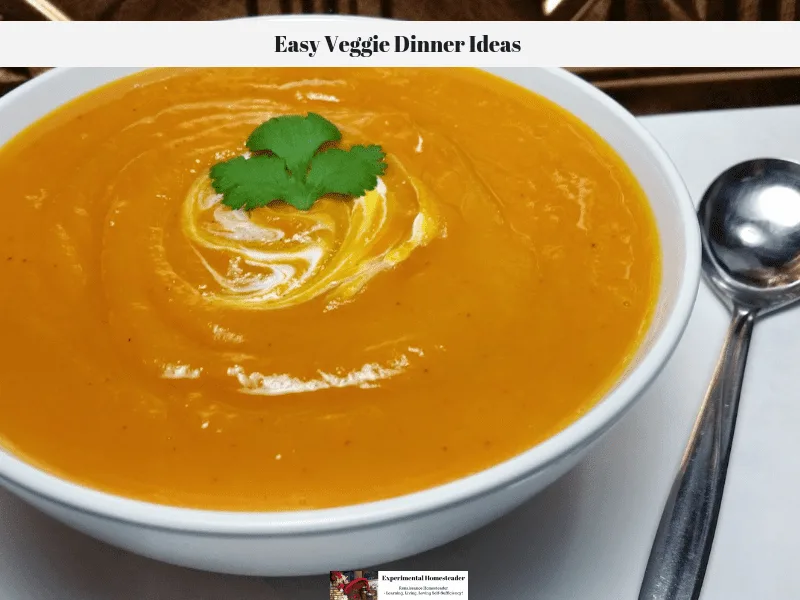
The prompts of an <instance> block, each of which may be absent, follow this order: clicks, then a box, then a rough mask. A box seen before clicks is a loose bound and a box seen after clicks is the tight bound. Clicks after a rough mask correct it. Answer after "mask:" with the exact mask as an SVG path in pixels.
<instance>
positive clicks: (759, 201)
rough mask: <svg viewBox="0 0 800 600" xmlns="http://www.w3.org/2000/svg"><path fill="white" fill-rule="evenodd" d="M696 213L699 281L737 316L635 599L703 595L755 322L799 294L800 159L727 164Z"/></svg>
mask: <svg viewBox="0 0 800 600" xmlns="http://www.w3.org/2000/svg"><path fill="white" fill-rule="evenodd" d="M697 213H698V218H699V220H700V228H701V229H702V233H703V272H704V275H705V279H706V281H707V282H708V284H709V285H710V286H711V288H712V289H713V290H714V292H715V293H716V294H717V296H718V297H719V298H720V299H721V300H722V302H723V303H725V305H726V306H727V307H728V308H729V309H730V310H731V312H732V313H733V320H732V322H731V325H730V329H729V330H728V335H727V339H726V340H725V345H724V346H723V348H722V355H721V357H720V360H719V363H718V364H717V367H716V369H715V371H714V375H713V377H712V379H711V385H710V386H709V388H708V391H707V392H706V396H705V399H704V401H703V405H702V408H701V410H700V414H699V416H698V418H697V422H696V423H695V426H694V430H693V432H692V435H691V438H690V441H689V445H688V447H687V448H686V452H685V454H684V456H683V461H682V462H681V468H680V472H679V473H678V476H677V478H676V480H675V483H674V484H673V487H672V491H671V492H670V495H669V498H668V500H667V503H666V507H665V508H664V513H663V515H662V517H661V523H660V524H659V527H658V532H657V533H656V537H655V541H654V543H653V549H652V551H651V554H650V560H649V562H648V564H647V569H646V571H645V575H644V581H643V583H642V588H641V591H640V593H639V600H697V598H698V597H699V596H700V589H701V587H702V585H703V578H704V576H705V572H706V565H707V564H708V557H709V554H710V552H711V545H712V542H713V539H714V530H715V528H716V523H717V517H718V515H719V509H720V504H721V501H722V490H723V487H724V486H725V475H726V472H727V470H728V459H729V457H730V451H731V443H732V441H733V432H734V427H735V424H736V413H737V410H738V406H739V396H740V392H741V388H742V379H743V377H744V368H745V362H746V360H747V350H748V348H749V346H750V336H751V334H752V331H753V324H754V322H755V319H756V317H761V316H764V315H766V314H768V313H771V312H774V311H776V310H778V309H781V308H785V307H787V306H788V305H790V304H792V303H793V302H795V301H797V300H798V299H800V164H797V163H793V162H789V161H785V160H777V159H759V160H750V161H747V162H743V163H740V164H738V165H736V166H734V167H731V168H730V169H728V170H727V171H725V172H724V173H723V174H722V175H720V176H719V177H718V178H717V179H716V180H715V181H714V182H713V183H712V184H711V186H710V187H709V188H708V190H706V193H705V195H704V196H703V198H702V200H701V201H700V206H699V207H698V209H697Z"/></svg>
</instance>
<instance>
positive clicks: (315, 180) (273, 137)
mask: <svg viewBox="0 0 800 600" xmlns="http://www.w3.org/2000/svg"><path fill="white" fill-rule="evenodd" d="M341 139H342V134H341V133H340V131H339V130H338V129H337V128H336V126H335V125H334V124H333V123H331V122H330V121H328V120H327V119H324V118H323V117H321V116H319V115H318V114H315V113H308V115H307V116H305V117H302V116H299V115H290V116H282V117H274V118H272V119H270V120H269V121H267V122H266V123H262V124H261V125H259V126H258V127H257V128H256V129H255V131H253V133H251V134H250V137H249V138H248V139H247V144H246V145H247V148H248V149H249V150H250V151H251V152H253V155H252V156H250V157H249V158H245V157H244V156H238V157H236V158H232V159H231V160H228V161H225V162H222V163H219V164H216V165H214V166H213V167H211V172H210V175H211V183H212V185H213V186H214V189H215V190H216V191H217V193H219V194H222V196H223V199H222V203H223V204H224V205H225V206H229V207H230V208H233V209H240V208H241V209H244V210H252V209H254V208H259V207H262V206H266V205H267V204H269V203H270V202H273V201H275V200H283V201H284V202H286V203H288V204H291V205H292V206H294V207H295V208H298V209H300V210H308V209H309V208H311V206H312V205H313V204H314V202H316V201H317V200H318V199H319V198H321V197H322V196H325V195H326V194H340V195H345V196H354V197H358V196H362V195H363V194H364V193H366V192H368V191H371V190H374V189H375V188H376V187H377V185H378V176H379V175H383V173H384V172H385V171H386V166H387V165H386V162H385V160H384V159H385V157H386V154H384V152H383V149H382V148H381V147H380V146H353V147H351V148H350V149H349V150H342V149H341V148H333V147H327V148H326V149H324V150H320V148H321V147H322V146H325V145H330V144H332V143H335V142H338V141H339V140H341Z"/></svg>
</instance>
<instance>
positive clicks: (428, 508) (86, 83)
mask: <svg viewBox="0 0 800 600" xmlns="http://www.w3.org/2000/svg"><path fill="white" fill-rule="evenodd" d="M135 70H136V69H108V68H69V69H55V70H53V71H50V72H49V73H46V74H45V75H42V76H41V77H39V78H37V79H35V80H33V81H32V82H30V83H26V84H24V85H22V86H21V87H19V88H17V89H16V90H14V91H13V92H11V93H9V94H8V95H6V96H5V97H4V98H2V99H0V144H4V143H5V142H6V141H7V140H9V139H10V138H11V137H13V136H14V135H15V134H17V133H18V132H19V131H21V130H22V129H24V128H25V127H27V126H28V125H30V124H31V123H33V122H34V121H36V120H37V119H39V118H40V117H42V116H44V115H45V114H47V113H48V112H50V111H52V110H53V109H55V108H57V107H58V106H60V105H61V104H63V103H64V102H66V101H68V100H70V99H72V98H75V97H77V96H79V95H82V94H84V93H85V92H88V91H90V90H92V89H94V88H96V87H98V86H100V85H102V84H105V83H107V82H109V81H112V80H114V79H117V78H119V77H122V76H125V75H127V74H129V73H131V72H132V71H135ZM492 72H494V73H495V74H497V75H500V76H501V77H504V78H506V79H508V80H510V81H513V82H516V83H517V84H519V85H522V86H523V87H525V88H527V89H529V90H532V91H534V92H536V93H538V94H541V95H542V96H545V97H546V98H549V99H550V100H552V101H554V102H556V103H557V104H559V105H561V106H562V107H564V108H566V109H567V110H569V111H570V112H571V113H573V114H574V115H576V116H577V117H579V118H580V119H582V120H583V121H584V122H586V123H587V124H588V125H590V126H591V127H592V128H593V129H594V130H595V131H596V132H597V133H599V134H600V135H601V136H602V137H603V138H605V139H606V140H607V141H608V142H609V143H610V144H611V145H612V146H613V147H614V149H615V150H616V151H617V152H618V153H619V154H620V155H621V156H622V158H623V159H624V160H625V161H626V162H627V164H628V165H629V167H630V168H631V170H632V171H633V173H634V174H635V176H636V177H637V179H638V181H639V183H640V184H641V186H642V187H643V188H644V191H645V192H646V194H647V197H648V198H649V201H650V204H651V206H652V208H653V211H654V213H655V217H656V221H657V226H658V231H659V234H660V238H661V245H662V254H663V259H662V260H663V281H662V284H661V289H660V292H659V298H658V305H657V309H656V316H655V318H654V321H653V324H652V325H651V327H650V330H649V332H648V334H647V337H646V339H645V341H644V343H643V345H642V347H641V349H640V351H639V353H638V355H637V356H636V357H635V360H634V361H633V364H632V365H631V367H630V368H629V369H628V371H627V372H626V373H625V375H624V376H623V378H622V379H621V380H620V381H619V382H618V384H617V385H616V387H615V388H614V389H613V390H612V391H610V392H609V393H608V394H607V395H606V396H605V397H604V398H603V400H602V401H601V402H599V403H598V404H597V405H596V406H595V407H594V408H593V409H592V410H591V411H589V412H588V413H587V414H586V415H585V416H583V417H582V418H581V419H580V420H578V421H576V422H575V423H573V424H572V425H570V426H569V427H567V428H566V429H564V430H563V431H561V432H560V433H558V434H557V435H555V436H553V437H552V438H550V439H548V440H546V441H545V442H543V443H541V444H539V445H538V446H536V447H534V448H532V449H530V450H528V451H527V452H525V453H523V454H521V455H519V456H517V457H515V458H513V459H511V460H508V461H506V462H504V463H502V464H499V465H497V466H495V467H492V468H490V469H487V470H485V471H482V472H480V473H478V474H476V475H472V476H470V477H466V478H463V479H460V480H457V481H455V482H453V483H450V484H447V485H443V486H439V487H435V488H432V489H428V490H425V491H422V492H418V493H414V494H410V495H406V496H402V497H398V498H392V499H389V500H383V501H380V502H373V503H369V504H361V505H356V506H345V507H341V508H333V509H326V510H309V511H301V512H282V513H240V512H239V513H237V512H223V511H204V510H192V509H183V508H172V507H166V506H160V505H156V504H149V503H145V502H139V501H135V500H130V499H127V498H122V497H117V496H113V495H109V494H106V493H102V492H98V491H95V490H92V489H88V488H86V487H82V486H80V485H76V484H74V483H70V482H68V481H65V480H63V479H59V478H57V477H54V476H52V475H49V474H48V473H45V472H43V471H41V470H39V469H37V468H35V467H33V466H31V465H29V464H27V463H25V462H23V461H22V460H20V459H19V458H16V457H15V456H13V455H12V454H10V453H8V452H3V451H2V450H0V483H2V485H4V486H5V487H7V488H8V489H9V490H11V491H12V492H13V493H15V494H17V495H19V496H20V497H22V498H23V499H25V500H27V501H28V502H30V503H31V504H33V505H34V506H36V507H38V508H39V509H41V510H42V511H44V512H45V513H47V514H49V515H51V516H53V517H55V518H56V519H58V520H60V521H63V522H64V523H66V524H67V525H70V526H72V527H74V528H76V529H78V530H80V531H83V532H85V533H87V534H89V535H91V536H93V537H96V538H98V539H101V540H104V541H106V542H109V543H111V544H114V545H116V546H120V547H122V548H125V549H127V550H130V551H133V552H136V553H138V554H142V555H145V556H149V557H152V558H155V559H159V560H163V561H166V562H170V563H174V564H179V565H184V566H188V567H194V568H199V569H205V570H211V571H221V572H226V573H237V574H248V575H307V574H317V573H324V572H327V571H329V570H331V569H342V568H360V567H363V566H365V565H376V564H380V563H383V562H386V561H389V560H393V559H397V558H401V557H404V556H408V555H411V554H415V553H418V552H422V551H424V550H427V549H429V548H432V547H435V546H438V545H441V544H444V543H446V542H449V541H451V540H453V539H455V538H458V537H460V536H462V535H465V534H467V533H469V532H471V531H473V530H475V529H477V528H479V527H481V526H483V525H485V524H487V523H489V522H490V521H492V520H494V519H496V518H498V517H500V516H501V515H503V514H505V513H507V512H509V511H510V510H512V509H513V508H515V507H517V506H518V505H520V504H522V503H523V502H525V501H526V500H527V499H529V498H530V497H531V496H533V495H534V494H536V493H537V492H539V491H540V490H542V489H543V488H544V487H546V486H547V485H549V484H550V483H552V482H553V481H554V480H555V479H557V478H558V477H560V476H561V475H563V474H564V473H566V472H567V471H568V470H569V469H571V468H572V467H573V466H574V465H575V464H576V463H577V462H578V461H579V460H580V459H581V458H582V457H583V456H584V455H585V454H586V453H587V452H588V451H589V449H590V448H591V446H592V445H593V443H594V442H595V441H596V440H598V438H600V436H602V435H603V434H604V433H606V432H607V431H608V430H609V428H610V427H611V426H612V425H613V424H614V423H616V422H617V421H618V420H619V419H620V417H621V416H622V415H623V414H624V413H625V412H626V411H627V410H628V409H629V408H630V407H631V406H632V405H633V403H634V401H635V400H636V398H637V397H638V396H639V395H640V394H641V393H642V391H643V390H644V389H645V388H646V387H647V386H648V385H649V384H650V382H651V381H652V380H653V378H654V377H655V376H656V375H657V374H658V373H659V371H660V370H661V368H662V367H663V366H664V364H665V362H666V361H667V359H668V358H669V356H670V355H671V353H672V351H673V349H674V348H675V346H676V344H677V343H678V340H679V339H680V337H681V335H682V333H683V330H684V327H685V326H686V323H687V321H688V319H689V314H690V311H691V309H692V306H693V304H694V299H695V294H696V292H697V288H698V285H699V275H700V236H699V230H698V225H697V219H696V217H695V214H694V209H693V206H692V203H691V200H690V198H689V196H688V193H687V191H686V189H685V187H684V185H683V182H682V181H681V179H680V177H679V175H678V173H677V172H676V170H675V168H674V167H673V165H672V163H671V162H670V160H669V159H668V158H667V156H666V154H665V153H664V152H663V150H662V149H661V148H660V147H659V146H658V144H657V143H656V142H655V141H654V140H653V138H652V137H650V135H649V134H648V133H647V132H646V131H645V130H644V128H643V127H642V126H641V125H639V123H638V122H637V121H636V119H635V118H634V117H633V116H632V115H630V114H629V113H628V112H627V111H625V109H623V108H622V107H621V106H619V105H618V104H616V103H615V102H614V101H613V100H611V99H610V98H609V97H607V96H605V95H604V94H603V93H602V92H600V91H598V90H597V89H596V88H594V87H592V86H591V85H589V84H588V83H585V82H584V81H582V80H581V79H579V78H578V77H575V76H573V75H571V74H569V73H568V72H566V71H563V70H559V69H536V68H507V69H493V70H492ZM531 535H535V532H531Z"/></svg>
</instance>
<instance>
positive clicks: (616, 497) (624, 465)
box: [0, 106, 800, 600]
mask: <svg viewBox="0 0 800 600" xmlns="http://www.w3.org/2000/svg"><path fill="white" fill-rule="evenodd" d="M642 122H643V123H644V125H645V126H646V127H647V128H648V129H649V130H650V131H652V133H653V134H654V135H655V136H656V138H658V140H659V141H660V142H661V143H662V145H663V146H664V148H665V149H666V150H667V152H668V153H669V154H670V155H671V156H672V159H673V160H674V161H675V164H676V165H677V167H678V169H679V171H680V172H681V174H682V175H683V177H684V179H685V181H686V184H687V186H688V187H689V191H690V192H691V194H692V196H693V197H694V198H698V197H699V196H700V195H701V194H702V192H703V191H704V190H705V188H706V187H707V186H708V184H709V183H710V182H711V181H712V180H713V178H714V177H715V176H716V175H717V174H718V173H719V172H721V171H722V170H724V169H725V168H727V167H728V166H730V165H732V164H734V163H736V162H738V161H740V160H744V159H748V158H756V157H761V156H776V157H783V158H792V159H795V160H800V106H798V107H785V108H769V109H755V110H738V111H719V112H706V113H691V114H682V115H667V116H656V117H647V118H643V119H642ZM727 319H728V317H727V315H726V313H725V311H724V309H723V308H722V307H721V305H719V304H718V303H717V301H716V300H715V299H714V298H713V297H712V295H711V293H710V292H709V291H708V290H707V289H706V288H705V287H704V288H702V289H701V290H700V295H699V297H698V300H697V305H696V307H695V310H694V314H693V316H692V319H691V322H690V323H689V327H688V329H687V332H686V334H685V336H684V338H683V340H682V342H681V344H680V346H679V348H678V350H677V351H676V353H675V355H674V356H673V358H672V360H671V362H670V364H669V365H668V366H667V367H666V369H665V371H664V372H663V373H662V375H661V376H660V378H659V379H658V380H657V382H656V383H655V384H654V385H653V387H652V388H651V389H650V390H649V391H648V393H647V394H646V396H645V397H644V398H642V400H641V401H640V403H639V404H637V406H636V408H635V409H634V410H632V411H631V412H630V413H629V414H628V415H627V416H626V417H625V419H624V420H623V421H622V422H621V423H620V424H619V425H618V426H617V427H616V428H615V429H614V430H613V431H612V432H611V433H610V434H609V435H608V436H607V437H606V438H605V439H604V440H603V442H602V443H601V445H600V446H599V447H598V448H597V450H596V451H595V452H594V453H593V454H592V455H591V456H590V457H589V458H588V459H587V460H586V461H585V462H583V463H582V464H580V465H579V466H578V467H577V468H576V469H575V470H574V471H572V472H571V473H569V474H568V475H567V476H565V477H564V478H563V479H561V480H560V481H559V482H557V483H556V484H554V485H553V486H552V487H550V488H549V489H548V490H545V491H544V492H543V493H542V494H540V495H539V496H538V497H536V498H534V499H533V500H532V501H530V502H529V503H528V504H526V505H525V506H523V507H522V508H520V509H518V510H517V511H516V512H514V513H512V514H511V515H508V516H507V517H505V518H503V519H501V520H499V521H497V522H495V523H493V524H491V525H489V526H487V527H485V528H484V529H482V530H480V531H478V532H476V533H474V534H472V535H469V536H467V537H465V538H462V539H460V540H458V541H456V542H454V543H451V544H449V545H447V546H444V547H442V548H439V549H436V550H433V551H430V552H427V553H425V554H422V555H419V556H416V557H413V558H409V559H406V560H403V561H399V562H398V563H393V564H392V565H391V568H392V569H396V570H399V569H406V568H408V569H418V570H469V571H470V592H471V597H472V598H473V599H475V600H478V599H488V598H508V599H514V600H516V599H519V600H628V599H630V600H635V599H636V597H637V594H638V587H639V581H640V577H641V574H642V572H643V570H644V565H645V563H646V560H647V555H648V552H649V549H650V543H651V538H652V535H653V533H654V531H655V527H656V525H657V522H658V519H659V516H660V512H661V508H662V504H663V502H664V499H665V497H666V494H667V491H668V488H669V486H670V483H671V481H672V478H673V475H674V473H675V470H676V468H677V466H678V463H679V461H680V457H681V454H682V451H683V447H684V445H685V442H686V439H687V437H688V435H689V432H690V430H691V426H692V424H693V421H694V417H695V415H696V413H697V410H698V407H699V404H700V401H701V399H702V396H703V393H704V391H705V388H706V385H707V383H708V381H709V378H710V375H711V371H712V368H713V366H714V363H715V362H716V360H717V356H718V352H719V349H720V345H721V343H722V339H723V336H724V333H725V329H726V327H727ZM798 363H800V309H798V310H796V311H793V312H789V313H785V314H782V315H779V316H775V317H772V318H768V319H766V320H765V321H763V322H761V323H759V324H758V325H757V327H756V330H755V335H754V340H753V345H752V347H751V353H750V361H749V364H748V368H747V374H746V378H745V382H744V388H743V392H742V396H743V397H742V405H741V408H740V413H739V420H738V424H737V429H736V440H735V442H734V447H733V453H732V457H731V466H730V472H729V475H728V482H727V486H726V490H725V498H724V501H723V507H722V514H721V516H720V522H719V527H718V530H717V536H716V541H715V544H714V549H713V552H712V556H711V564H710V566H709V571H708V574H707V577H706V584H705V587H704V591H703V595H702V600H740V599H741V600H793V599H796V598H800V568H798V565H797V563H798V559H800V441H798V440H797V438H796V437H795V435H796V431H798V430H800V364H798ZM331 567H332V568H337V566H336V565H331ZM364 567H365V568H367V567H370V568H371V567H372V565H364ZM327 587H328V586H327V576H322V577H306V578H291V579H263V578H241V577H233V576H223V575H215V574H210V573H201V572H196V571H191V570H187V569H181V568H178V567H172V566H168V565H164V564H160V563H157V562H154V561H151V560H148V559H144V558H140V557H138V556H133V555H131V554H128V553H126V552H123V551H120V550H117V549H114V548H111V547H109V546H106V545H104V544H101V543H99V542H96V541H94V540H91V539H89V538H87V537H85V536H83V535H81V534H79V533H76V532H73V531H71V530H69V529H67V528H66V527H64V526H62V525H60V524H58V523H56V522H54V521H52V520H51V519H49V518H47V517H45V516H43V515H41V514H39V513H38V512H37V511H35V510H33V509H31V508H29V507H27V506H26V505H24V504H23V503H22V502H20V501H18V500H16V499H15V498H12V497H11V496H10V495H8V494H7V493H5V492H0V600H50V599H54V600H223V599H224V600H251V599H252V600H255V599H269V600H312V599H316V598H322V597H325V594H326V593H327Z"/></svg>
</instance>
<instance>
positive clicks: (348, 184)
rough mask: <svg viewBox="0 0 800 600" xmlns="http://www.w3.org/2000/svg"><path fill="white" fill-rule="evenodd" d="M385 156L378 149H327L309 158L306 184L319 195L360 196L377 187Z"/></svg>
mask: <svg viewBox="0 0 800 600" xmlns="http://www.w3.org/2000/svg"><path fill="white" fill-rule="evenodd" d="M385 157H386V155H385V154H384V153H383V150H381V147H380V146H353V147H352V148H350V150H341V149H340V148H330V149H328V150H325V151H323V152H320V153H319V154H317V155H316V156H315V157H314V158H312V159H311V172H310V173H309V174H308V177H307V178H306V184H307V185H308V186H309V187H311V188H312V189H314V190H315V191H317V192H319V193H320V195H323V194H346V195H348V196H361V195H363V194H364V192H366V191H368V190H373V189H375V187H376V186H377V185H378V175H383V173H384V172H385V171H386V163H385V162H383V160H384V158H385Z"/></svg>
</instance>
